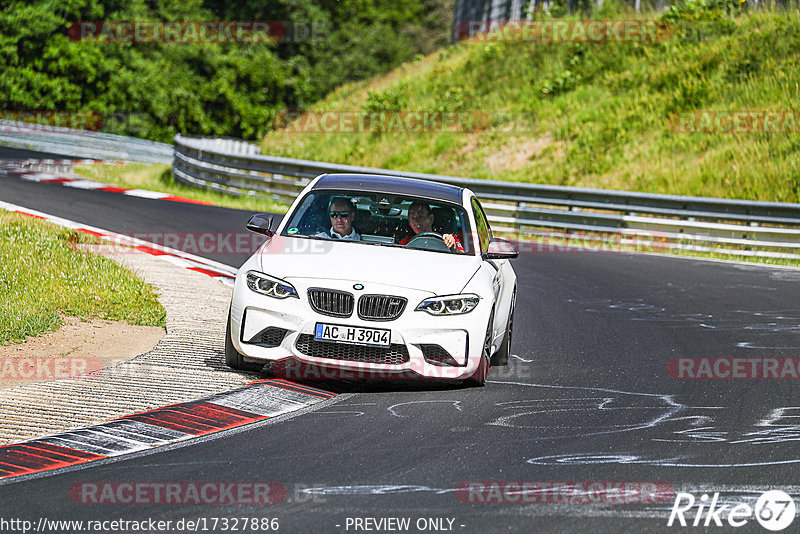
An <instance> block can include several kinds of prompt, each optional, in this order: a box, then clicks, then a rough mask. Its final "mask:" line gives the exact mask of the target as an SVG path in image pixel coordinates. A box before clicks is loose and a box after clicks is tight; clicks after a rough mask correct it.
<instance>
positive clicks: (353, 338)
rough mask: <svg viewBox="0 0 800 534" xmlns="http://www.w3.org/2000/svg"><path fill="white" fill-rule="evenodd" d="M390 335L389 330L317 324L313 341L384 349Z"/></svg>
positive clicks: (387, 344)
mask: <svg viewBox="0 0 800 534" xmlns="http://www.w3.org/2000/svg"><path fill="white" fill-rule="evenodd" d="M391 333H392V331H391V330H384V329H383V328H361V327H360V326H346V325H342V324H328V323H317V324H316V327H315V329H314V339H318V340H320V341H333V342H335V343H352V344H353V345H367V346H371V347H384V348H386V347H388V346H389V340H390V338H391Z"/></svg>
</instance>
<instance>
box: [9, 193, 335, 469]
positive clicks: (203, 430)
mask: <svg viewBox="0 0 800 534" xmlns="http://www.w3.org/2000/svg"><path fill="white" fill-rule="evenodd" d="M0 208H4V209H10V210H11V211H15V212H17V213H23V214H27V215H30V216H33V217H37V218H43V219H46V220H49V221H51V222H55V223H56V224H61V225H63V226H67V227H70V228H76V229H77V230H79V231H85V232H87V233H91V234H93V235H100V236H102V237H105V238H108V236H114V235H115V234H113V233H111V232H107V231H104V230H102V229H97V228H91V227H87V226H82V225H80V224H78V223H75V222H73V221H67V220H64V219H59V218H57V217H53V216H50V215H47V214H43V213H40V212H34V211H33V210H28V209H26V208H22V207H20V206H13V205H10V204H6V203H0ZM136 241H137V242H138V243H136V245H135V246H134V249H137V250H136V251H128V252H125V253H122V254H119V253H118V254H106V255H108V256H110V257H112V259H114V260H115V261H117V262H119V263H121V264H123V265H125V266H126V267H128V268H130V269H132V270H134V271H135V272H137V273H138V274H139V275H140V276H142V277H143V278H144V280H145V281H146V282H147V283H149V284H151V285H152V286H154V287H155V288H156V289H157V290H158V292H159V293H160V296H159V301H160V302H161V304H162V305H163V306H164V308H165V310H166V312H167V334H166V336H165V337H164V338H163V339H162V340H161V341H159V343H158V344H157V345H156V347H155V348H154V349H153V350H152V351H150V352H148V353H146V354H142V355H140V356H137V357H136V358H134V359H132V360H129V361H126V362H124V363H121V364H119V365H116V366H114V367H109V368H105V369H103V370H101V371H99V372H94V373H90V374H89V375H85V376H81V377H77V378H70V379H64V380H53V381H50V382H43V383H35V384H26V385H22V386H17V387H13V388H8V389H5V390H0V445H6V446H0V479H1V478H6V477H13V476H18V475H25V474H31V473H36V472H40V471H46V470H50V469H57V468H60V467H66V466H69V465H76V464H79V463H84V462H87V461H92V460H97V459H102V458H106V457H110V456H118V455H120V454H125V453H129V452H134V451H137V450H143V449H147V448H151V447H156V446H159V445H164V444H167V443H173V442H175V441H183V440H186V439H191V438H193V437H196V436H201V435H205V434H209V433H213V432H218V431H221V430H225V429H227V428H233V427H235V426H241V425H244V424H248V423H252V422H254V421H258V420H261V419H265V418H267V417H274V416H276V415H281V414H284V413H288V412H292V411H295V410H299V409H302V408H305V407H307V406H309V405H311V404H315V403H317V402H321V401H323V400H326V399H328V398H331V397H333V396H334V394H333V393H330V392H327V391H323V390H318V389H315V388H310V387H308V386H303V385H300V384H295V383H292V382H289V381H286V380H279V379H274V380H262V381H258V382H255V383H252V384H250V385H245V384H247V383H248V382H251V381H252V378H253V375H247V374H244V373H239V372H235V371H232V370H230V369H229V368H228V367H227V366H226V365H225V362H224V336H225V326H226V325H225V322H226V318H227V313H228V306H229V303H230V298H231V288H230V283H231V282H232V280H231V276H232V274H231V273H232V272H235V270H234V269H232V268H230V267H228V266H225V265H222V264H216V263H215V262H211V261H210V260H204V259H203V258H199V257H193V256H192V255H186V254H185V253H181V252H179V251H172V252H174V253H175V254H173V253H172V252H168V250H171V249H166V248H165V247H157V246H156V245H154V244H152V243H146V242H141V241H139V240H136ZM157 249H158V250H157ZM165 260H166V261H165ZM201 262H202V263H201ZM200 266H202V267H200ZM217 280H219V281H222V282H225V283H222V284H220V283H218V282H217ZM209 396H211V397H209ZM196 399H200V400H196ZM159 407H160V408H159ZM131 414H135V415H131ZM115 419H116V420H115ZM90 425H95V426H90ZM87 427H88V428H87ZM70 429H77V430H71V431H70ZM56 433H61V434H59V435H53V434H56ZM25 440H29V441H25ZM19 442H24V443H19ZM13 443H17V445H8V444H13Z"/></svg>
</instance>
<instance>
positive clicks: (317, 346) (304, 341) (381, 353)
mask: <svg viewBox="0 0 800 534" xmlns="http://www.w3.org/2000/svg"><path fill="white" fill-rule="evenodd" d="M295 346H296V347H297V350H299V351H300V352H302V353H303V354H305V355H306V356H313V357H314V358H328V359H331V360H344V361H349V362H359V363H379V364H383V365H400V364H403V363H406V362H408V360H409V357H408V349H407V348H406V346H405V345H403V344H399V343H394V344H392V345H390V346H389V348H383V347H364V346H361V345H350V344H346V343H332V342H327V341H317V340H316V339H314V336H312V335H311V334H300V335H299V336H298V338H297V343H296V345H295Z"/></svg>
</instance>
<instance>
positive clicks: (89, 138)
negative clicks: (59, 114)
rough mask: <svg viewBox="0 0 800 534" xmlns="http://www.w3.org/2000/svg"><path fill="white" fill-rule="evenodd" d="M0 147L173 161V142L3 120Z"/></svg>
mask: <svg viewBox="0 0 800 534" xmlns="http://www.w3.org/2000/svg"><path fill="white" fill-rule="evenodd" d="M0 146H8V147H13V148H25V149H28V150H37V151H40V152H52V153H54V154H63V155H65V156H68V157H73V158H79V159H83V158H86V159H97V160H112V161H137V162H143V163H170V162H172V145H168V144H166V143H157V142H155V141H148V140H147V139H137V138H135V137H125V136H123V135H114V134H107V133H101V132H91V131H81V130H73V129H69V128H60V127H57V126H49V125H38V124H33V123H28V122H21V121H11V120H5V119H0Z"/></svg>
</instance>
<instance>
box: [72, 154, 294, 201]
mask: <svg viewBox="0 0 800 534" xmlns="http://www.w3.org/2000/svg"><path fill="white" fill-rule="evenodd" d="M73 171H74V172H75V173H76V174H79V175H81V176H84V177H86V178H88V179H90V180H95V181H98V182H102V183H105V184H109V185H116V186H119V187H127V188H131V189H146V190H148V191H158V192H159V193H167V194H169V195H176V196H180V197H185V198H191V199H193V200H200V201H203V202H210V203H212V204H214V205H215V206H223V207H226V208H234V209H240V210H245V211H253V212H269V213H286V210H287V209H288V207H289V205H288V204H284V203H281V202H276V201H274V200H271V199H265V198H262V197H253V196H241V197H236V196H233V195H226V194H224V193H218V192H216V191H209V190H206V189H201V188H199V187H192V186H188V185H185V184H183V183H181V182H178V181H176V180H175V178H174V177H173V175H172V168H171V167H170V166H169V165H167V164H153V165H140V164H133V163H131V164H125V165H76V166H75V167H74V168H73Z"/></svg>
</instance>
